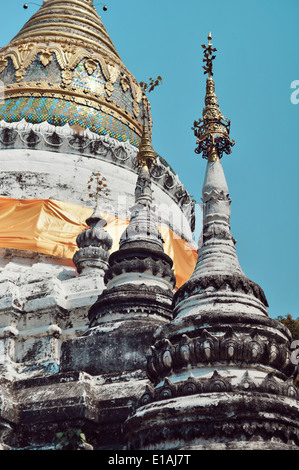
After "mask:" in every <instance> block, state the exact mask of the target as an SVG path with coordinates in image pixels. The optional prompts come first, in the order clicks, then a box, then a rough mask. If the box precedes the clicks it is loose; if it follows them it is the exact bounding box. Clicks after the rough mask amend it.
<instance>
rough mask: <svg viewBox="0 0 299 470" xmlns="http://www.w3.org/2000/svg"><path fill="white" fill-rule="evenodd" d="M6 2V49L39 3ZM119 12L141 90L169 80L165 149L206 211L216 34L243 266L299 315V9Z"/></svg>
mask: <svg viewBox="0 0 299 470" xmlns="http://www.w3.org/2000/svg"><path fill="white" fill-rule="evenodd" d="M2 3H3V4H1V18H0V31H1V32H0V45H1V46H4V45H6V44H7V43H8V42H9V40H10V39H11V38H12V37H13V36H14V35H15V34H16V33H17V32H18V31H19V30H20V28H21V27H22V25H23V24H24V23H25V22H26V21H27V20H28V19H29V18H30V16H31V15H32V14H33V13H34V12H35V11H36V10H37V8H38V6H37V5H29V8H28V9H27V10H24V9H23V4H24V3H25V2H23V1H21V0H11V1H10V2H2ZM28 3H29V2H28ZM34 3H37V4H41V3H42V0H36V1H35V2H34ZM95 3H97V0H95ZM99 3H100V2H99ZM107 5H108V11H107V12H103V11H102V5H101V4H99V5H97V7H96V8H97V11H98V13H99V14H100V15H101V16H102V19H103V22H104V24H105V26H106V28H107V30H108V33H109V35H110V37H111V39H112V41H113V42H114V44H115V46H116V48H117V50H118V52H119V54H120V56H121V58H122V60H123V62H124V63H125V65H126V66H127V68H128V69H129V70H130V71H131V72H132V73H133V74H134V76H135V77H136V79H137V80H138V81H147V80H148V78H149V77H153V78H155V77H156V76H158V75H161V76H162V79H163V84H162V86H160V87H158V88H156V89H155V91H154V92H153V93H151V94H150V95H149V99H150V102H151V107H152V117H153V123H154V127H153V145H154V147H155V150H156V151H157V152H158V153H159V154H160V155H161V156H162V157H163V158H165V159H166V160H167V161H168V163H169V164H170V165H171V166H172V167H173V169H174V170H175V171H176V172H177V173H178V175H179V177H180V180H181V181H182V182H183V183H184V185H185V186H186V189H187V190H188V192H189V193H190V194H191V195H192V196H193V197H194V198H195V199H196V200H197V201H198V202H200V198H201V188H202V183H203V179H204V174H205V168H206V161H205V160H203V159H202V158H201V156H198V155H196V154H195V153H194V149H195V143H196V142H195V137H194V135H193V131H192V130H191V127H192V125H193V121H194V120H195V119H198V118H199V117H201V114H202V109H203V103H204V95H205V79H206V76H204V74H203V69H202V65H203V63H202V58H203V55H202V48H201V44H204V43H205V44H206V43H207V35H208V33H209V31H211V32H212V35H213V40H212V42H213V44H214V46H215V47H216V48H217V53H216V60H215V63H214V80H215V84H216V94H217V97H218V101H219V104H220V108H221V111H222V113H223V115H224V116H225V117H228V118H229V119H230V120H231V137H232V138H233V139H234V140H235V141H236V145H235V146H234V147H233V152H232V154H231V155H229V156H227V155H224V157H223V159H222V164H223V168H224V171H225V175H226V178H227V182H228V186H229V190H230V196H231V198H232V206H231V207H232V217H231V229H232V234H233V236H234V237H235V238H236V239H237V240H238V242H237V245H236V248H237V254H238V257H239V260H240V264H241V266H242V269H243V271H244V272H245V274H246V275H247V276H248V277H249V278H250V279H252V280H253V281H255V282H257V283H258V284H260V286H261V287H262V288H263V289H264V291H265V293H266V296H267V298H268V302H269V305H270V307H269V314H270V316H272V317H275V318H276V317H277V316H278V315H286V314H287V313H291V314H292V315H293V317H294V318H297V317H299V301H298V281H299V275H298V273H299V255H298V246H297V244H298V231H299V226H298V225H299V224H298V200H299V198H298V196H299V184H298V173H299V151H298V146H299V103H298V104H292V102H291V94H292V93H293V92H294V91H296V90H294V89H292V88H291V84H292V82H294V81H295V80H299V28H298V18H299V2H298V0H285V1H284V2H281V1H278V0H251V1H250V2H249V1H245V0H243V1H240V0H226V1H225V2H224V1H223V0H222V1H219V0H214V1H213V2H208V1H205V2H202V1H201V0H185V1H184V2H183V1H178V0H173V1H171V0H159V1H158V0H151V1H150V2H143V1H140V0H139V1H138V0H110V1H109V0H107ZM298 84H299V82H298ZM297 86H298V85H297ZM298 98H299V94H298Z"/></svg>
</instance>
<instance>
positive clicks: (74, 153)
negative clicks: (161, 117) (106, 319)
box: [0, 0, 196, 377]
mask: <svg viewBox="0 0 299 470" xmlns="http://www.w3.org/2000/svg"><path fill="white" fill-rule="evenodd" d="M29 6H30V7H31V8H37V7H35V6H34V5H29ZM0 80H1V81H2V82H3V83H4V100H3V102H2V103H1V104H0V161H1V192H0V211H1V221H0V255H1V256H0V295H1V298H0V316H1V320H0V341H2V340H3V341H5V336H6V335H7V331H8V330H9V331H10V332H11V333H10V334H11V342H12V343H13V344H14V347H13V349H11V353H10V354H5V355H4V356H3V359H1V360H0V369H1V371H2V373H3V374H4V375H7V374H8V375H10V374H12V375H14V374H17V377H20V374H22V373H23V371H26V373H27V372H28V370H30V368H31V367H32V368H33V369H32V371H33V370H35V371H41V370H43V368H44V367H45V364H50V365H51V367H52V365H53V367H54V369H57V367H59V350H60V346H61V342H62V341H63V340H65V339H66V338H73V337H75V336H76V335H77V334H81V333H82V332H83V331H85V329H86V328H87V326H88V319H87V312H88V309H89V308H90V306H91V305H92V304H93V303H94V302H95V300H96V299H97V297H98V295H99V294H100V293H101V292H102V290H103V288H104V267H107V266H108V264H107V263H108V257H109V253H108V251H107V250H106V248H105V247H103V246H102V248H103V250H102V251H101V249H100V248H101V247H99V246H98V247H95V248H94V249H93V248H91V246H92V245H91V244H90V242H91V240H90V239H88V236H89V235H88V234H94V230H95V229H94V228H92V227H91V231H90V232H88V231H86V230H87V229H88V228H89V226H88V221H90V220H91V219H90V217H91V216H92V213H93V211H94V210H95V207H96V205H97V203H96V197H97V196H96V195H98V198H99V203H100V208H101V209H100V218H102V219H104V220H105V221H106V227H105V230H106V231H107V233H108V235H109V236H110V237H111V238H112V245H111V246H110V245H109V243H108V245H109V252H110V251H111V252H114V251H115V250H117V249H118V244H119V238H120V235H121V233H122V232H123V230H124V229H125V227H126V226H127V225H128V223H129V219H130V207H131V206H132V205H133V204H134V191H135V185H136V175H137V165H136V162H137V153H138V148H139V146H140V141H141V136H142V129H143V123H145V126H146V128H147V131H148V133H149V136H151V132H152V119H151V112H150V104H149V100H148V98H147V96H146V94H145V93H144V91H143V89H142V87H141V86H140V85H139V83H138V82H137V80H136V79H135V77H134V76H133V75H132V73H131V72H129V71H128V70H127V68H126V67H125V65H124V64H123V62H122V60H121V58H120V56H119V54H118V52H117V51H116V48H115V46H114V45H113V42H112V41H111V39H110V37H109V35H108V33H107V31H106V29H105V26H104V24H103V22H102V20H101V18H100V17H99V15H98V14H97V11H96V8H95V6H94V5H93V1H92V0H44V1H43V3H42V6H41V7H40V8H38V9H37V11H36V12H35V13H34V14H33V16H32V17H31V18H30V19H29V20H28V21H27V23H26V24H25V25H24V27H23V28H22V29H21V31H20V32H19V33H18V34H17V35H16V36H15V37H14V38H13V39H12V40H11V41H10V43H9V44H8V45H7V46H5V47H3V48H2V49H1V51H0ZM151 178H152V190H153V200H154V204H155V205H156V206H157V208H158V210H157V217H158V224H159V228H160V230H161V231H162V232H163V235H164V239H165V251H166V252H173V251H174V252H175V253H177V255H178V257H177V258H176V256H174V259H173V262H174V269H175V270H176V278H177V287H179V285H181V284H182V283H183V282H184V280H186V279H187V278H188V276H189V275H190V274H191V272H192V269H193V267H194V263H195V260H196V251H194V248H195V244H194V242H193V238H192V233H193V230H194V204H193V202H192V200H191V197H190V196H189V194H188V193H187V191H186V189H185V188H184V186H183V184H182V183H181V182H180V181H179V178H178V176H177V175H176V174H175V173H174V172H173V170H172V169H171V167H170V166H169V165H168V164H167V163H166V161H165V160H164V159H163V158H162V157H160V156H159V154H158V153H155V158H154V162H153V165H152V167H151ZM99 223H100V222H99ZM79 234H81V235H80V236H79ZM85 235H86V236H87V239H86V240H87V244H89V248H88V249H87V248H85V249H84V248H83V246H82V244H83V245H84V243H85V242H86V240H84V237H85ZM78 236H79V238H77V237H78ZM93 240H94V241H95V238H94V239H93ZM77 241H78V243H79V246H78V245H77ZM185 246H189V247H190V248H191V249H190V250H189V251H188V255H189V258H188V259H187V258H184V259H186V262H185V265H184V266H180V264H179V262H178V259H182V254H183V253H184V251H185ZM107 249H108V247H107ZM84 250H85V252H87V251H88V250H89V252H91V251H92V250H93V251H94V252H95V251H96V252H97V254H94V255H93V256H95V258H97V261H95V259H94V261H93V262H92V266H89V267H88V268H87V266H88V263H89V261H88V260H85V261H83V251H84ZM76 252H78V254H76ZM101 255H102V256H103V259H101ZM74 256H75V258H74ZM80 257H81V259H79V258H80ZM37 319H38V320H37ZM5 332H6V333H5ZM54 332H55V339H53V334H54ZM58 337H59V338H58ZM53 342H54V343H55V344H57V347H55V348H56V349H55V348H54V349H55V354H54V352H53V351H54V349H53V348H52V347H50V346H49V345H50V344H52V343H53ZM37 351H40V354H39V353H38V352H37ZM46 351H47V352H46Z"/></svg>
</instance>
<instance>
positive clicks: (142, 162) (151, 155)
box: [137, 116, 157, 169]
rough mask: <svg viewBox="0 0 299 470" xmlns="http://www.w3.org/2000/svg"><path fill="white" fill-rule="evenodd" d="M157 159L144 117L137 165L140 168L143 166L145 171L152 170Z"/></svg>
mask: <svg viewBox="0 0 299 470" xmlns="http://www.w3.org/2000/svg"><path fill="white" fill-rule="evenodd" d="M156 157H157V154H156V152H155V151H154V149H153V146H152V142H151V139H150V136H149V133H148V129H147V125H146V123H145V117H144V116H143V129H142V137H141V142H140V146H139V151H138V154H137V164H138V166H142V167H143V169H150V167H151V166H152V164H153V163H154V161H155V160H156Z"/></svg>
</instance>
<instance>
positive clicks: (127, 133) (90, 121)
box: [0, 97, 140, 146]
mask: <svg viewBox="0 0 299 470" xmlns="http://www.w3.org/2000/svg"><path fill="white" fill-rule="evenodd" d="M2 119H3V120H4V121H6V122H18V121H20V120H22V119H25V120H26V121H27V122H31V123H32V124H37V123H42V122H44V121H46V122H48V123H49V124H53V125H54V126H64V125H65V124H66V123H68V124H69V125H70V126H73V125H79V126H81V127H84V128H89V129H90V130H91V131H92V132H95V133H97V134H99V135H106V134H108V135H109V136H110V137H113V138H114V139H117V140H118V141H120V142H126V141H127V140H129V141H130V143H131V144H132V145H135V146H138V144H139V141H140V138H139V136H138V135H137V134H136V133H135V132H134V131H133V130H131V129H130V128H129V127H127V126H126V125H125V124H123V123H122V122H121V121H119V120H118V119H116V118H115V117H113V116H110V115H109V114H106V113H103V112H101V111H97V110H95V109H93V108H91V107H89V106H84V105H78V104H76V103H71V102H69V101H66V100H63V99H58V98H47V97H41V98H35V97H20V98H9V99H7V100H5V103H3V104H0V120H2Z"/></svg>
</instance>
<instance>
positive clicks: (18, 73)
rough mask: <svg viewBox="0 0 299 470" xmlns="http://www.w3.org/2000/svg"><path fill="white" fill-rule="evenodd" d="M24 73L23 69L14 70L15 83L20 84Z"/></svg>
mask: <svg viewBox="0 0 299 470" xmlns="http://www.w3.org/2000/svg"><path fill="white" fill-rule="evenodd" d="M24 73H25V70H24V69H19V70H16V72H15V77H16V81H17V82H20V81H21V80H22V79H23V77H24Z"/></svg>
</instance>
